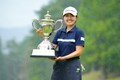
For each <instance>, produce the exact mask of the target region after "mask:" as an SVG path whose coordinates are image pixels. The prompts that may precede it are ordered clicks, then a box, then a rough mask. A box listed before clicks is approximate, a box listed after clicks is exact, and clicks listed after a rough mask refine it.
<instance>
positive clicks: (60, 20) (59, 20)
mask: <svg viewBox="0 0 120 80" xmlns="http://www.w3.org/2000/svg"><path fill="white" fill-rule="evenodd" d="M58 22H60V23H61V26H60V28H58V29H56V30H54V32H57V31H58V30H60V29H61V28H62V26H63V20H62V19H58V20H57V21H56V22H55V25H56V24H57V23H58Z"/></svg>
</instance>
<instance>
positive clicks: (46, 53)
mask: <svg viewBox="0 0 120 80" xmlns="http://www.w3.org/2000/svg"><path fill="white" fill-rule="evenodd" d="M58 22H60V27H58V29H56V24H57V23H58ZM32 26H33V27H34V29H36V30H37V29H38V28H41V29H42V32H43V38H44V40H43V41H42V42H41V43H40V44H39V45H38V47H37V49H33V51H32V55H31V57H52V58H54V57H55V50H54V49H53V47H52V43H51V42H50V40H49V37H50V35H51V34H52V33H53V32H56V31H58V30H59V29H61V28H62V26H63V22H62V19H58V20H56V21H54V20H52V19H51V15H50V14H49V11H47V14H46V15H45V16H44V19H41V20H37V19H34V20H33V22H32ZM55 29H56V30H55Z"/></svg>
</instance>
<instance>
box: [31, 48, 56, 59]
mask: <svg viewBox="0 0 120 80" xmlns="http://www.w3.org/2000/svg"><path fill="white" fill-rule="evenodd" d="M31 57H47V58H55V57H56V56H55V51H54V50H41V49H33V51H32V54H31Z"/></svg>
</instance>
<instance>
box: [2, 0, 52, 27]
mask: <svg viewBox="0 0 120 80" xmlns="http://www.w3.org/2000/svg"><path fill="white" fill-rule="evenodd" d="M49 1H50V0H0V28H14V27H25V26H29V25H31V23H32V20H33V19H34V18H36V19H37V18H38V16H37V15H36V14H35V11H36V10H40V8H41V7H42V6H43V5H47V4H48V3H49Z"/></svg>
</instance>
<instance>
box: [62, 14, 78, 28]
mask: <svg viewBox="0 0 120 80" xmlns="http://www.w3.org/2000/svg"><path fill="white" fill-rule="evenodd" d="M63 19H64V22H65V24H66V25H67V26H70V27H72V26H73V25H74V24H75V23H76V20H77V16H74V15H72V14H70V13H68V14H65V15H64V16H63Z"/></svg>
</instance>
